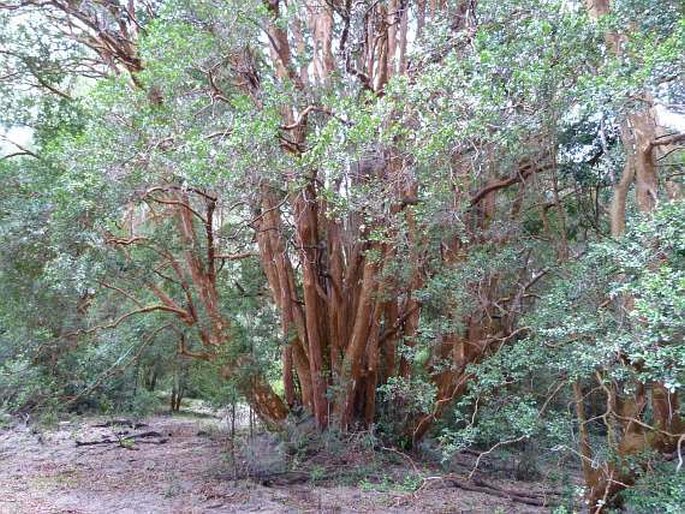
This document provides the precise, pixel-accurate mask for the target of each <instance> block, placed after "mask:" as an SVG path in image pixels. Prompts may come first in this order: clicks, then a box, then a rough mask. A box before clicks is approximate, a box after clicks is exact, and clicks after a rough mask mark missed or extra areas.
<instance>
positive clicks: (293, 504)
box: [0, 416, 549, 514]
mask: <svg viewBox="0 0 685 514" xmlns="http://www.w3.org/2000/svg"><path fill="white" fill-rule="evenodd" d="M145 422H146V424H147V425H148V426H147V427H145V428H140V429H138V430H137V431H138V432H140V431H145V430H148V431H155V432H157V433H159V437H151V438H148V439H147V440H145V439H141V440H140V442H139V443H136V444H133V445H130V444H125V445H123V446H122V445H120V444H117V443H116V442H115V443H112V444H102V445H100V444H98V445H92V446H77V445H76V441H77V440H78V441H99V440H102V439H103V438H110V439H111V438H113V437H114V438H115V439H116V436H115V435H114V431H115V430H114V429H112V428H94V427H93V425H94V424H96V420H93V419H86V420H81V421H77V422H69V423H61V424H60V426H59V427H58V428H57V429H54V430H49V431H42V432H39V431H36V430H32V429H31V428H30V427H23V426H19V427H15V428H12V429H5V430H0V513H1V514H23V513H29V514H33V513H35V514H39V513H40V514H42V513H46V514H47V513H50V514H52V513H70V514H111V513H130V514H146V513H174V514H191V513H193V514H194V513H229V512H231V513H232V512H240V513H243V512H263V513H276V512H279V513H280V512H288V513H289V512H293V513H299V512H325V513H329V512H330V513H338V512H340V513H342V512H360V513H370V512H379V513H380V512H395V513H400V512H407V513H474V514H476V513H488V514H500V513H501V514H505V513H506V514H508V513H540V512H549V509H548V508H542V507H534V506H529V505H524V504H521V503H518V502H517V503H514V502H512V501H510V500H509V499H507V498H501V497H497V496H491V495H488V494H484V493H481V492H475V491H466V490H463V489H461V488H457V487H454V486H451V485H450V484H449V483H448V482H443V481H441V480H439V479H435V480H428V481H426V482H425V484H424V487H422V488H421V489H420V490H419V491H415V492H406V491H385V492H379V491H374V490H367V489H369V488H368V487H366V488H364V487H360V486H357V485H348V486H321V485H313V484H312V483H311V482H306V481H305V483H298V484H282V485H274V484H271V485H270V486H267V485H263V484H262V483H259V481H255V480H234V479H232V478H231V477H232V475H231V469H234V468H233V467H232V466H231V465H230V463H231V460H230V452H229V450H228V447H229V446H228V437H227V436H226V435H225V433H222V432H221V431H219V430H218V428H217V422H216V420H211V419H192V418H183V417H180V418H179V417H167V416H157V417H153V418H149V419H147V420H146V421H145ZM131 431H132V432H136V430H134V429H131ZM162 439H164V440H166V442H164V443H163V444H157V443H159V442H160V441H161V440H162ZM410 471H411V470H410V469H408V472H410ZM319 478H322V477H319ZM323 478H324V479H325V477H323Z"/></svg>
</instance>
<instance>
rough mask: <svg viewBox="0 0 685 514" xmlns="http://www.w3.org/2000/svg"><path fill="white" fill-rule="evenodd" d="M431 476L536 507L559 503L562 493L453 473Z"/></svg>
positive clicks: (443, 481) (474, 490)
mask: <svg viewBox="0 0 685 514" xmlns="http://www.w3.org/2000/svg"><path fill="white" fill-rule="evenodd" d="M430 478H433V479H435V481H437V482H441V483H443V484H447V485H448V486H452V487H457V488H459V489H464V490H465V491H473V492H478V493H483V494H488V495H490V496H497V497H499V498H506V499H508V500H511V501H513V502H516V503H523V504H525V505H532V506H535V507H549V506H551V505H554V504H556V503H558V499H559V496H560V494H559V493H557V492H544V493H530V492H526V491H514V490H511V489H506V488H504V487H500V486H498V485H496V484H492V483H490V482H486V481H485V480H482V479H480V478H474V479H471V480H468V479H463V478H459V477H455V476H453V475H452V476H444V477H430ZM420 489H422V488H420Z"/></svg>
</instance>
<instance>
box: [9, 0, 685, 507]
mask: <svg viewBox="0 0 685 514" xmlns="http://www.w3.org/2000/svg"><path fill="white" fill-rule="evenodd" d="M0 16H1V17H2V23H3V29H2V33H1V34H0V41H2V44H3V50H2V51H0V63H2V66H3V73H2V76H0V93H1V100H0V103H1V105H2V111H1V113H0V123H1V124H2V126H3V127H5V129H6V130H5V133H6V135H5V136H2V137H3V143H2V152H3V157H2V158H1V160H0V173H1V174H2V177H3V180H2V182H1V183H0V219H1V225H0V240H1V241H2V242H1V244H0V283H1V284H2V289H3V291H4V296H3V298H4V301H3V304H2V307H0V408H2V409H5V410H9V411H12V412H26V411H32V410H35V411H37V412H46V411H51V412H55V411H64V410H77V411H84V410H87V409H100V410H109V411H111V410H122V409H123V410H133V411H137V412H142V411H144V410H146V409H149V408H151V407H152V406H153V405H154V404H155V402H156V396H155V394H154V391H155V389H160V388H161V389H164V390H171V391H172V400H171V405H172V408H178V403H179V402H180V398H181V397H182V396H183V395H184V394H192V395H196V396H201V397H203V398H205V399H210V400H212V401H213V402H215V403H217V404H221V403H227V402H230V401H234V400H235V398H236V397H240V398H242V400H243V401H245V402H247V403H248V404H249V405H250V406H251V407H252V408H253V409H254V411H255V412H256V413H257V415H258V416H259V417H260V418H261V419H262V421H263V422H264V424H265V425H266V426H267V427H269V428H271V429H274V430H282V429H283V428H284V426H285V425H286V424H287V423H288V421H287V418H288V416H289V414H291V413H297V415H299V416H302V415H305V416H311V417H312V419H313V420H314V423H315V425H316V426H317V427H318V428H319V429H320V430H326V429H336V430H343V431H352V430H357V429H361V428H368V427H375V428H376V429H377V431H378V433H379V434H380V435H382V437H384V438H386V439H387V440H388V441H390V442H391V443H393V444H396V445H398V446H402V447H405V448H410V447H418V446H419V443H421V441H422V440H424V439H425V438H426V437H428V436H431V437H432V439H431V440H432V441H435V442H436V444H438V445H439V447H440V449H441V451H442V454H443V457H444V459H445V460H449V459H450V458H451V456H452V455H453V454H454V453H456V452H459V451H462V450H464V449H467V448H472V447H473V448H477V449H480V450H483V451H485V450H487V449H488V448H493V447H495V448H497V447H506V446H508V445H513V446H516V447H518V448H519V449H521V450H522V451H523V452H524V453H525V454H526V455H527V456H529V457H531V459H533V460H535V459H537V458H543V457H545V456H549V455H559V456H560V458H566V459H574V460H575V461H576V462H578V463H579V467H580V468H581V469H582V473H583V475H584V478H585V482H586V490H585V494H586V498H587V501H589V503H590V505H591V506H592V508H593V510H594V511H597V512H600V511H602V510H603V509H604V508H605V506H607V505H609V504H615V505H619V504H620V502H621V501H622V500H625V501H627V502H628V504H632V505H634V506H635V508H638V509H642V510H643V511H651V510H649V509H650V508H651V507H648V505H657V504H659V502H662V504H663V505H671V504H673V505H677V504H678V498H681V499H683V501H685V497H684V496H683V492H682V487H681V485H682V474H679V473H678V472H676V473H675V474H674V473H673V468H675V466H676V464H674V461H675V462H677V461H678V459H679V458H680V459H681V461H682V446H683V444H682V443H683V440H684V439H685V436H684V435H683V434H685V432H684V430H685V424H683V421H682V419H681V412H680V399H681V397H682V391H683V384H684V383H685V345H683V336H684V334H685V239H684V238H685V203H684V201H683V198H682V193H681V190H682V177H683V175H684V172H683V167H685V153H683V151H682V149H683V146H682V145H683V143H684V142H685V121H684V120H685V115H683V100H684V99H685V82H684V80H683V78H684V76H683V73H684V71H683V70H685V66H684V64H685V11H683V5H682V3H681V2H679V1H677V0H666V1H664V0H661V1H659V2H657V1H654V0H616V1H615V2H613V3H612V4H611V5H610V4H609V2H608V1H605V0H595V1H594V2H590V3H588V5H585V4H583V3H580V2H575V1H556V0H534V1H532V2H530V1H529V2H519V1H517V0H504V1H501V0H500V1H491V0H480V1H478V2H475V1H463V0H455V1H447V2H444V1H430V2H425V1H422V2H405V1H401V0H387V1H381V2H379V1H360V2H350V1H342V0H341V1H332V2H328V1H321V2H299V1H283V0H265V1H257V0H252V1H224V2H212V1H195V0H167V1H160V2H156V1H153V2H146V1H141V2H128V3H124V2H118V1H108V2H100V1H96V0H92V1H91V0H84V1H83V2H70V1H63V0H54V1H51V2H45V3H43V2H34V1H31V0H0ZM28 136H30V137H28ZM17 137H22V138H23V139H22V140H17ZM303 413H304V414H303ZM533 440H534V441H536V443H537V444H536V445H535V448H533V447H532V445H531V444H530V443H531V441H533ZM534 467H535V466H534V463H533V464H531V467H530V469H528V471H531V472H532V471H534V469H533V468H534ZM660 480H661V481H660ZM634 483H637V485H636V489H635V491H638V490H640V488H641V487H645V485H644V484H652V483H658V484H659V485H658V486H654V487H652V486H646V487H649V488H650V490H651V491H652V492H653V494H654V495H655V499H653V502H652V499H650V498H647V497H644V496H640V495H638V494H637V493H635V492H634V491H628V492H626V493H621V490H622V489H625V488H626V487H628V486H631V485H632V484H634ZM661 491H665V492H663V493H662V492H661ZM659 495H662V496H664V497H665V496H668V495H671V496H674V498H670V499H666V500H664V498H662V497H661V496H659ZM657 496H659V498H661V499H659V498H656V497H657ZM650 502H652V503H650ZM669 502H670V503H669ZM669 508H670V507H664V509H665V510H664V511H665V512H666V511H669V510H668V509H669Z"/></svg>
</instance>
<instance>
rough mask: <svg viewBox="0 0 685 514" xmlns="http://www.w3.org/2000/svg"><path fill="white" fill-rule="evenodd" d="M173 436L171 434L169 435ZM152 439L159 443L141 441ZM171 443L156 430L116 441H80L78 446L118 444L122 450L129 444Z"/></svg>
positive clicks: (105, 438) (109, 439) (104, 439)
mask: <svg viewBox="0 0 685 514" xmlns="http://www.w3.org/2000/svg"><path fill="white" fill-rule="evenodd" d="M117 435H122V434H117ZM169 435H171V434H169ZM152 437H156V438H158V439H157V441H149V440H143V441H140V440H139V439H149V438H152ZM167 442H169V438H168V437H165V436H163V435H162V434H160V433H159V432H156V431H154V430H150V431H148V432H141V433H140V434H130V435H125V437H118V438H116V439H112V438H111V437H103V438H102V439H98V440H95V441H79V440H78V439H77V440H76V446H94V445H98V444H118V445H119V446H121V447H122V448H123V447H125V446H126V445H127V444H135V443H147V444H164V443H167Z"/></svg>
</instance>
